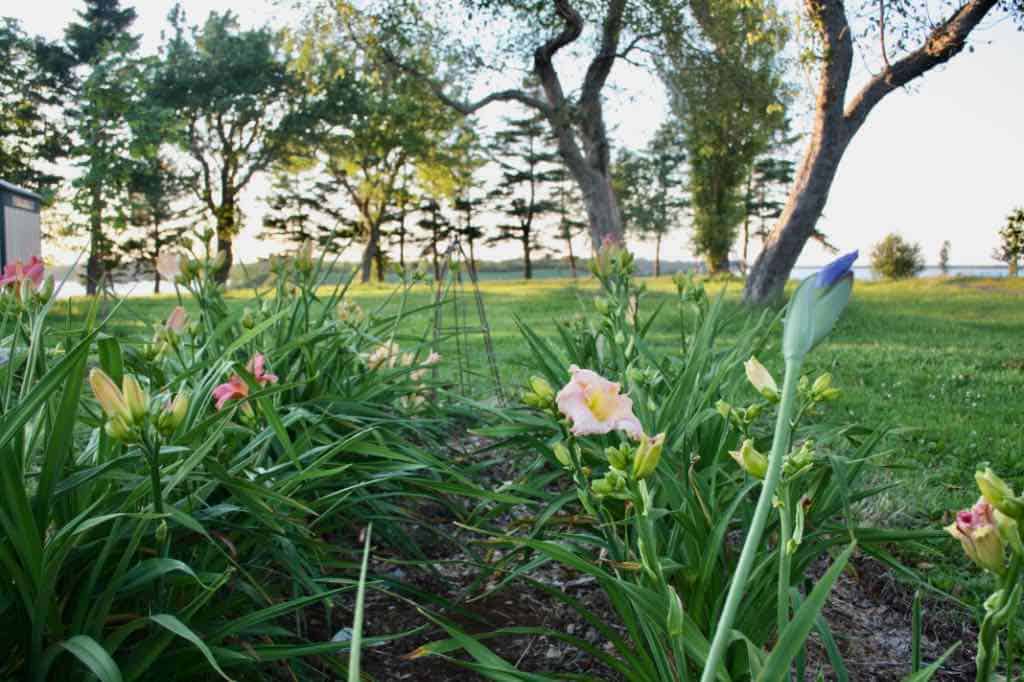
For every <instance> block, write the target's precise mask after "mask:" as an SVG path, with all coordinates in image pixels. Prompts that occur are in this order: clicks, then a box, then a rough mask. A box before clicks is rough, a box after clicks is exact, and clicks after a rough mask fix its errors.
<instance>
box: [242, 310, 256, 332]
mask: <svg viewBox="0 0 1024 682" xmlns="http://www.w3.org/2000/svg"><path fill="white" fill-rule="evenodd" d="M241 322H242V328H243V329H252V328H253V327H255V326H256V318H255V317H253V314H252V310H250V309H249V308H246V309H245V310H244V311H242V320H241Z"/></svg>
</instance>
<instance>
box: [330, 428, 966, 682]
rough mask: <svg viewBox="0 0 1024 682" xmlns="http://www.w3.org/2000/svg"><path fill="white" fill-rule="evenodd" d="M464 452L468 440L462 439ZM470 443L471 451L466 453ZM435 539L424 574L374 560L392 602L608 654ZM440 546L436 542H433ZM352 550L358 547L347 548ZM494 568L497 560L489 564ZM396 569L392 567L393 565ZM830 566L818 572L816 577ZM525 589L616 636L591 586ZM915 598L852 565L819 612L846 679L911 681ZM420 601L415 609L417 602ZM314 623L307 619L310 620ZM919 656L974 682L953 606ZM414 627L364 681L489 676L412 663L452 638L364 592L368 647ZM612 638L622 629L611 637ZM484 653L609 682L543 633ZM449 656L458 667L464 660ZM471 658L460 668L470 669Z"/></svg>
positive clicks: (470, 537) (819, 665)
mask: <svg viewBox="0 0 1024 682" xmlns="http://www.w3.org/2000/svg"><path fill="white" fill-rule="evenodd" d="M464 443H465V441H464ZM465 444H469V445H471V444H472V443H465ZM510 467H511V465H506V466H499V467H497V468H495V469H494V470H489V471H488V472H487V475H488V476H489V477H490V478H491V479H493V480H492V481H491V482H493V483H500V482H501V481H503V480H509V478H511V477H512V476H514V475H515V473H514V472H513V471H511V468H510ZM485 483H486V482H485ZM426 511H427V513H426V515H427V516H429V520H430V526H431V529H432V531H433V532H432V534H431V535H430V536H429V537H424V538H423V539H424V542H423V543H422V544H423V546H425V547H430V553H431V558H432V559H433V560H435V561H434V562H432V563H431V565H430V566H429V567H428V566H426V565H425V564H416V565H409V564H408V563H402V564H401V565H399V564H398V563H391V562H389V561H388V558H389V557H388V556H387V555H386V554H385V551H386V550H384V549H383V548H380V549H378V550H375V556H374V560H373V562H372V567H371V574H373V575H376V576H386V577H387V578H388V580H389V581H391V583H392V584H393V585H394V587H395V589H394V590H393V591H394V592H396V593H398V592H402V593H404V594H407V595H413V594H418V595H419V596H418V597H417V598H418V599H420V600H422V598H423V595H437V596H438V597H440V598H442V599H443V600H446V603H450V604H456V605H457V607H456V608H440V607H439V608H438V611H439V612H442V613H443V615H444V617H445V618H446V619H448V620H449V621H451V622H453V623H455V624H457V625H458V627H460V628H461V629H463V630H464V631H466V632H469V633H471V634H482V633H487V632H492V631H494V630H496V629H498V628H504V627H538V628H545V629H552V630H556V631H561V632H565V633H569V634H572V635H574V636H576V637H580V638H583V639H585V640H587V641H589V642H591V643H594V644H595V645H597V646H603V647H605V649H606V650H608V651H610V650H611V649H610V645H606V643H604V642H603V641H602V639H601V637H600V635H599V633H598V632H597V630H596V629H594V628H593V627H592V626H590V625H589V624H588V623H587V622H586V621H585V620H584V619H583V618H581V617H580V616H579V615H578V613H577V612H576V611H575V610H574V609H570V608H568V607H566V606H565V605H564V604H562V603H561V602H559V601H556V600H554V599H552V598H551V597H550V596H548V595H546V594H544V592H543V591H542V590H540V589H538V588H537V587H535V586H533V585H530V584H528V583H527V582H525V581H520V582H514V583H511V584H509V585H505V586H504V587H502V588H501V589H500V590H497V591H490V590H489V589H488V588H489V587H493V586H494V583H493V581H494V580H496V579H497V578H494V577H493V576H492V577H491V581H492V582H490V583H488V582H487V581H486V580H484V581H481V579H480V575H479V572H478V571H477V569H476V568H474V567H473V566H472V565H471V564H472V562H471V561H470V559H471V556H472V554H471V552H470V551H469V549H468V547H469V546H470V545H471V544H473V543H477V545H476V546H477V547H478V549H477V550H476V553H477V554H479V552H480V551H482V550H480V549H479V547H480V544H479V543H480V542H481V541H482V540H483V538H481V537H480V536H478V535H475V534H473V533H471V532H470V531H467V530H465V529H463V528H461V527H460V526H458V525H456V524H455V522H454V519H451V518H445V514H444V513H443V511H441V510H436V509H432V510H426ZM519 511H522V512H523V513H524V514H525V511H524V510H513V511H512V512H511V513H510V515H509V516H508V517H507V518H505V519H502V521H504V522H506V523H509V524H512V523H514V522H515V521H516V520H517V519H516V515H517V513H518V512H519ZM437 538H443V539H442V540H440V541H439V540H438V539H437ZM353 544H354V543H353ZM489 558H490V559H492V560H493V558H494V557H493V556H492V557H489ZM396 561H397V559H396ZM826 567H827V563H826V562H824V561H823V562H822V563H821V565H819V566H816V567H814V569H813V570H812V571H811V573H812V577H816V576H815V575H813V574H820V573H821V572H823V571H824V569H825V568H826ZM530 577H531V578H532V579H533V580H536V581H538V582H541V583H543V584H545V585H547V586H549V587H552V588H555V589H558V590H561V591H563V592H565V593H567V594H570V595H571V596H572V597H574V598H576V599H578V600H580V601H581V602H582V603H583V604H584V605H585V606H586V607H587V608H588V609H590V610H591V611H593V612H594V613H596V614H598V616H599V617H601V618H602V620H603V621H604V622H605V623H608V624H611V625H612V626H613V627H614V626H615V624H616V623H617V618H616V616H615V615H614V613H613V611H612V609H611V608H610V605H609V604H608V601H607V599H606V598H605V596H604V593H603V592H602V591H601V590H600V588H599V587H598V586H597V585H596V583H595V582H594V581H593V580H592V579H590V578H588V577H586V576H581V575H580V574H578V573H577V572H575V571H573V570H571V569H567V568H564V567H561V566H557V565H553V564H548V565H545V566H543V567H541V568H540V569H538V570H537V571H534V572H533V573H531V574H530ZM913 593H914V590H913V588H912V587H909V586H907V585H906V584H904V583H901V582H899V581H898V580H896V578H895V577H894V576H893V575H892V574H891V573H890V572H889V571H888V569H887V568H886V567H885V566H883V565H882V564H880V563H879V562H877V561H875V560H873V559H872V558H871V557H868V556H858V557H855V558H854V559H853V560H852V561H851V564H850V568H849V569H848V570H847V572H846V573H845V574H844V575H843V576H842V577H841V578H840V579H839V581H838V582H837V584H836V586H835V588H834V589H833V591H832V594H831V597H830V600H829V602H828V604H827V606H826V607H825V609H824V612H823V613H824V617H825V619H826V620H827V622H828V624H829V627H830V628H831V630H832V634H833V636H834V638H835V639H836V642H837V645H838V647H839V649H840V651H841V652H842V654H843V658H844V661H845V665H846V667H847V670H848V672H849V679H851V680H854V681H857V682H860V681H865V682H866V681H869V680H870V681H873V680H880V681H881V680H886V681H887V680H893V681H895V680H902V679H903V678H904V677H905V676H906V674H907V672H908V671H909V664H910V651H911V615H910V613H911V603H912V599H913ZM421 603H422V601H421ZM314 620H315V617H314ZM330 620H331V622H330V623H327V622H323V621H321V626H320V627H319V628H317V630H321V631H322V632H323V633H324V634H326V637H327V638H330V637H331V634H329V633H334V632H338V631H343V630H344V628H346V627H347V625H348V624H350V623H351V611H350V610H349V609H348V608H341V609H336V610H335V611H334V612H333V613H332V618H331V619H330ZM923 623H924V628H923V629H924V632H923V640H922V657H923V660H924V661H925V662H926V663H927V662H930V661H932V660H935V659H936V658H938V657H939V656H940V655H941V654H942V653H943V652H944V651H945V650H946V649H947V648H948V647H949V646H950V645H951V644H953V643H955V642H957V641H960V642H963V644H962V645H961V646H960V648H959V649H958V650H957V651H956V652H955V653H954V654H953V655H952V656H951V657H950V658H949V659H948V660H947V662H946V664H945V665H944V666H943V668H942V670H941V671H940V672H939V673H938V674H937V675H936V676H935V677H934V678H933V679H935V680H942V681H944V682H952V681H960V680H973V679H974V663H973V657H974V648H973V647H974V640H975V637H976V630H975V626H974V623H973V619H972V618H971V616H970V614H968V613H965V612H964V611H963V610H962V609H959V608H958V607H956V606H955V605H951V604H947V603H943V602H938V601H934V600H933V601H929V600H928V599H927V598H926V599H925V604H924V613H923ZM414 628H422V629H420V630H418V631H417V632H415V633H413V634H411V635H408V636H405V637H400V638H398V639H394V640H391V641H387V642H385V643H382V644H377V645H374V646H369V647H367V648H366V649H365V650H364V653H363V661H362V663H363V670H364V673H365V674H366V675H368V676H370V677H371V678H372V679H374V680H379V681H382V682H385V681H392V680H395V681H398V680H403V681H410V682H420V681H422V682H427V681H430V682H443V681H447V680H451V681H453V682H454V681H463V680H465V681H467V682H470V681H476V680H484V679H486V678H484V677H482V676H480V675H478V674H477V673H475V672H473V671H471V670H468V669H466V668H465V667H462V666H459V665H458V664H456V663H454V662H451V661H449V660H446V659H445V658H444V657H441V656H436V655H417V653H418V652H417V649H418V647H420V646H422V645H424V644H426V643H428V642H433V641H437V640H442V639H445V638H447V637H448V635H447V634H446V633H445V631H444V630H443V629H442V628H440V627H438V626H437V625H435V624H434V623H432V622H431V621H430V620H429V619H427V618H426V617H425V616H424V615H423V614H422V613H421V612H420V611H419V610H418V608H417V607H416V606H415V605H414V604H413V603H412V599H409V600H406V599H403V598H401V597H398V596H396V595H394V594H387V593H383V592H380V591H369V592H368V593H367V603H366V623H365V627H364V637H374V636H378V635H388V634H392V633H401V632H407V631H409V630H412V629H414ZM617 629H618V628H617ZM816 637H817V635H812V639H811V645H810V647H809V656H808V662H807V677H806V679H807V680H816V679H817V678H818V671H819V670H821V671H822V673H823V675H824V679H826V680H834V679H836V676H835V674H834V672H833V671H832V669H831V668H830V666H829V665H828V659H827V657H826V655H825V653H824V649H823V648H822V647H821V646H820V644H819V643H818V642H817V639H816ZM486 643H487V646H488V647H489V648H490V649H491V650H492V651H494V652H495V653H497V654H498V655H499V656H500V657H502V658H503V659H505V660H506V661H509V662H511V663H513V664H515V666H516V667H517V668H518V669H519V670H521V671H527V672H544V673H548V674H559V673H563V674H564V673H570V674H575V675H584V676H586V677H587V678H589V679H594V680H616V679H619V677H618V676H617V674H615V673H614V672H613V671H611V670H609V669H607V668H606V667H605V666H603V665H602V664H600V662H598V661H595V660H593V658H592V657H590V656H587V655H585V654H581V653H580V652H579V651H577V650H575V649H573V648H572V647H569V646H566V645H564V644H563V643H561V642H559V641H557V640H553V639H552V638H550V637H546V636H543V635H523V636H519V635H516V636H506V637H501V638H494V639H488V640H486ZM451 655H452V656H457V657H459V658H463V659H466V657H465V655H464V654H463V653H462V652H453V653H452V654H451ZM466 660H468V659H466Z"/></svg>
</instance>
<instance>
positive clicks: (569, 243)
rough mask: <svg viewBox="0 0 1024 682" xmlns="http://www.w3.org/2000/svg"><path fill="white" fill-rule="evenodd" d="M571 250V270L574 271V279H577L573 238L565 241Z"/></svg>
mask: <svg viewBox="0 0 1024 682" xmlns="http://www.w3.org/2000/svg"><path fill="white" fill-rule="evenodd" d="M565 245H566V246H567V247H568V249H569V269H570V270H571V271H572V278H573V279H576V255H575V254H574V253H573V252H572V236H570V237H569V238H568V239H566V240H565Z"/></svg>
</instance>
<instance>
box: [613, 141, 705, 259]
mask: <svg viewBox="0 0 1024 682" xmlns="http://www.w3.org/2000/svg"><path fill="white" fill-rule="evenodd" d="M685 160H686V154H685V153H684V152H683V151H682V144H681V142H680V140H679V138H678V135H677V133H676V130H675V128H674V126H672V125H670V124H665V125H662V126H661V127H660V128H659V129H658V130H657V132H656V133H655V134H654V137H653V138H651V141H650V143H649V144H648V145H647V148H646V149H644V150H643V152H642V153H639V154H638V153H634V152H630V151H628V150H625V149H624V150H622V151H621V152H620V154H619V157H618V159H617V161H616V164H615V169H614V171H613V178H614V179H615V183H616V192H617V193H618V195H619V196H620V197H621V200H622V213H623V216H622V217H623V224H624V225H625V228H626V231H627V232H632V233H634V234H636V235H638V236H639V237H640V238H641V239H653V240H654V244H655V246H654V276H655V277H658V276H660V275H661V242H662V240H663V239H664V238H665V235H667V234H669V233H670V232H671V231H672V230H673V229H676V228H678V227H679V223H680V220H681V217H682V213H683V210H684V209H685V208H686V207H687V206H688V205H689V202H688V200H687V196H686V176H685V174H684V172H683V170H684V162H685Z"/></svg>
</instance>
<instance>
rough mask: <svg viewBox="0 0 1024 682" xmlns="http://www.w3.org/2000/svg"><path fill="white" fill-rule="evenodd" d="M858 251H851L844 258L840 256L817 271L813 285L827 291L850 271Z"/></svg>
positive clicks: (858, 253)
mask: <svg viewBox="0 0 1024 682" xmlns="http://www.w3.org/2000/svg"><path fill="white" fill-rule="evenodd" d="M859 255H860V251H851V252H850V253H848V254H846V255H845V256H840V257H839V258H836V259H835V260H834V261H832V262H831V263H829V264H828V265H826V266H825V267H823V268H822V269H821V270H819V271H818V278H817V280H816V281H815V282H814V285H815V286H816V287H818V288H819V289H827V288H828V287H830V286H832V285H833V284H835V283H836V282H838V281H839V280H840V279H842V277H843V276H844V275H845V274H846V273H848V272H849V271H850V267H851V266H852V265H853V261H855V260H857V257H858V256H859Z"/></svg>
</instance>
